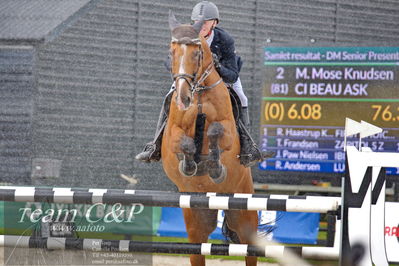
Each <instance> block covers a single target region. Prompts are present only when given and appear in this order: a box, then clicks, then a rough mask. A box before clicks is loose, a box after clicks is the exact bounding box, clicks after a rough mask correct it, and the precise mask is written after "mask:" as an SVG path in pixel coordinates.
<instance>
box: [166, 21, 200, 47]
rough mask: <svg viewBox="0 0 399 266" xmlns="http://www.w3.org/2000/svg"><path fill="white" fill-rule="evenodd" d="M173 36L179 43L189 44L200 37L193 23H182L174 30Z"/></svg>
mask: <svg viewBox="0 0 399 266" xmlns="http://www.w3.org/2000/svg"><path fill="white" fill-rule="evenodd" d="M172 38H174V39H176V40H177V42H179V43H183V44H188V43H191V42H192V40H194V39H198V32H197V31H196V30H195V29H194V28H193V27H192V26H191V25H181V26H179V27H177V28H175V29H174V30H173V31H172Z"/></svg>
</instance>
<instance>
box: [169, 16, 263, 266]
mask: <svg viewBox="0 0 399 266" xmlns="http://www.w3.org/2000/svg"><path fill="white" fill-rule="evenodd" d="M169 25H170V28H171V31H172V42H171V45H170V50H171V51H170V52H171V67H172V75H173V77H174V81H175V91H174V92H173V96H172V100H171V104H170V111H169V115H168V122H167V125H166V128H165V132H164V135H163V139H162V149H161V150H162V164H163V168H164V170H165V172H166V174H167V176H168V177H169V179H170V180H172V181H173V182H174V183H175V184H176V186H177V187H178V189H179V191H180V192H221V193H237V192H240V193H253V192H254V189H253V181H252V176H251V169H250V168H246V167H244V166H243V165H241V164H240V161H239V159H238V156H237V155H238V154H239V153H240V141H239V136H238V132H237V128H236V124H235V119H234V116H233V111H232V104H231V101H230V95H229V91H228V89H227V87H226V85H225V84H224V83H223V82H221V78H220V76H219V74H218V72H217V71H216V70H215V68H214V65H213V60H212V54H211V51H210V48H209V46H208V44H207V43H206V41H205V39H203V38H202V37H200V36H199V30H200V28H201V26H202V23H201V22H199V23H196V24H194V25H192V26H191V25H180V24H179V23H178V22H177V21H176V19H175V17H174V15H172V14H170V16H169ZM198 113H201V114H203V116H206V119H205V124H204V132H206V134H204V136H203V145H202V149H201V151H200V153H201V158H202V160H201V162H196V160H194V157H195V156H194V155H195V152H196V147H198V146H196V145H195V142H194V136H195V132H196V121H198V119H197V115H198ZM197 126H198V125H197ZM183 213H184V219H185V223H186V229H187V233H188V239H189V241H190V242H191V243H205V242H207V240H208V236H209V234H210V233H211V232H212V231H213V230H214V229H215V228H216V225H217V210H205V209H183ZM225 213H226V215H225V223H226V226H227V227H226V230H227V231H228V234H229V235H230V237H231V239H233V240H235V241H234V242H239V243H250V242H251V240H250V238H251V237H252V236H253V234H254V233H256V230H257V225H258V216H257V212H256V211H226V212H225ZM245 260H246V265H256V264H257V258H256V257H246V258H245ZM190 261H191V264H192V265H205V257H204V256H202V255H191V257H190Z"/></svg>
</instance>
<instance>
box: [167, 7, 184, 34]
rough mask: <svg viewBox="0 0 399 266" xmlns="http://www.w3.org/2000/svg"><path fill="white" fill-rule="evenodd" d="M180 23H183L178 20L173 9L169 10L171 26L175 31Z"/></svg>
mask: <svg viewBox="0 0 399 266" xmlns="http://www.w3.org/2000/svg"><path fill="white" fill-rule="evenodd" d="M180 25H181V24H180V22H179V21H177V19H176V17H175V15H174V14H173V12H172V10H169V28H170V30H171V31H173V30H174V29H175V28H176V27H178V26H180Z"/></svg>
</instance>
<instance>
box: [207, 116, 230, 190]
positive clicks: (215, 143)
mask: <svg viewBox="0 0 399 266" xmlns="http://www.w3.org/2000/svg"><path fill="white" fill-rule="evenodd" d="M223 134H224V128H223V126H222V124H221V123H219V122H213V123H212V124H211V125H210V126H209V128H208V132H207V136H208V140H209V156H208V160H207V162H206V165H207V168H208V174H209V176H210V177H211V178H212V180H213V182H215V183H216V184H219V183H221V182H223V181H224V179H225V178H226V173H227V171H226V168H225V167H224V165H223V164H222V163H221V162H220V148H219V140H220V139H221V138H222V137H223Z"/></svg>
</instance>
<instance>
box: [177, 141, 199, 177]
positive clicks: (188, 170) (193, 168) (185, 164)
mask: <svg viewBox="0 0 399 266" xmlns="http://www.w3.org/2000/svg"><path fill="white" fill-rule="evenodd" d="M180 149H181V151H182V152H183V154H184V159H183V160H182V161H180V163H179V171H180V173H181V174H182V175H185V176H193V175H195V174H196V173H197V163H196V162H195V161H194V154H195V151H196V149H195V144H194V140H193V139H192V138H190V137H187V136H183V137H182V138H181V142H180Z"/></svg>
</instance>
